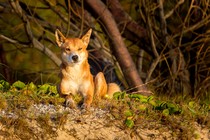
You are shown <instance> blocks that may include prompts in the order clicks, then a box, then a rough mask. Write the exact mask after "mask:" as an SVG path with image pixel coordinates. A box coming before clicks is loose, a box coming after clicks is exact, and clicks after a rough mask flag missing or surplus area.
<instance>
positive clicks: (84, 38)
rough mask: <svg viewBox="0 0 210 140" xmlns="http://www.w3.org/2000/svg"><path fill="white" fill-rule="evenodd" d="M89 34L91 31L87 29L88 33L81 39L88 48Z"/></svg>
mask: <svg viewBox="0 0 210 140" xmlns="http://www.w3.org/2000/svg"><path fill="white" fill-rule="evenodd" d="M91 33H92V29H89V30H88V32H87V33H86V34H85V35H84V36H83V37H82V38H81V39H82V41H83V42H84V43H85V45H86V46H88V43H89V41H90V36H91Z"/></svg>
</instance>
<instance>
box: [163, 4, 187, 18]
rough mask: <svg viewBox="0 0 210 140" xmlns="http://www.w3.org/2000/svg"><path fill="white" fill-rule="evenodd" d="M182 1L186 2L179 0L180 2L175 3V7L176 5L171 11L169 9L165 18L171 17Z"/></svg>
mask: <svg viewBox="0 0 210 140" xmlns="http://www.w3.org/2000/svg"><path fill="white" fill-rule="evenodd" d="M182 3H184V0H179V1H178V3H177V4H176V5H175V7H174V8H173V9H172V10H171V11H169V12H168V13H167V14H166V15H165V16H164V18H165V19H167V18H169V17H170V16H171V15H172V14H173V13H174V11H175V10H176V9H177V8H178V7H179V6H180V5H181V4H182Z"/></svg>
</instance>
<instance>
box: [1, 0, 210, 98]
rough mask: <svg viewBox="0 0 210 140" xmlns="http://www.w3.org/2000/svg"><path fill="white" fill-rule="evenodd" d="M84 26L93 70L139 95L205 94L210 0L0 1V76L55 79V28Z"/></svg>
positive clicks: (78, 30) (69, 32) (71, 30)
mask: <svg viewBox="0 0 210 140" xmlns="http://www.w3.org/2000/svg"><path fill="white" fill-rule="evenodd" d="M89 28H92V29H93V33H92V36H91V41H90V45H89V47H88V49H89V51H90V54H89V56H90V64H91V70H92V72H93V73H97V72H98V71H103V72H105V73H106V78H107V80H108V81H117V82H118V83H119V84H121V86H122V87H124V89H138V90H141V91H140V92H141V93H142V94H144V95H149V94H150V93H151V92H154V93H157V94H166V95H168V96H173V95H177V94H179V95H183V96H188V95H190V96H193V97H195V98H206V97H207V98H206V99H209V100H210V47H209V45H210V1H209V0H1V1H0V79H4V80H7V81H9V82H10V83H12V82H14V81H17V80H21V81H24V82H26V83H27V82H31V81H32V82H34V83H36V84H43V83H52V84H56V83H57V82H58V81H59V78H58V73H59V65H60V63H61V61H60V56H59V55H60V49H59V47H57V46H56V44H55V37H54V32H55V30H56V29H60V30H61V32H63V33H64V34H65V35H66V36H68V37H81V36H82V35H83V34H84V33H85V32H86V31H87V30H88V29H89Z"/></svg>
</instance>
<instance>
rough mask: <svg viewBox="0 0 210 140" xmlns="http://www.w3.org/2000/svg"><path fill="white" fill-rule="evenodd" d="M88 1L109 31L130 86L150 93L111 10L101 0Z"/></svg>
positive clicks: (147, 93)
mask: <svg viewBox="0 0 210 140" xmlns="http://www.w3.org/2000/svg"><path fill="white" fill-rule="evenodd" d="M86 2H87V3H88V4H89V5H90V7H92V8H93V10H94V11H95V12H96V13H97V14H98V15H99V16H100V18H101V20H102V22H103V23H104V25H105V27H106V29H107V31H108V35H109V36H110V39H111V40H112V43H113V48H112V49H113V50H114V53H115V54H114V55H115V57H116V58H117V60H118V62H119V64H120V67H121V69H122V70H123V74H124V76H125V78H126V80H127V82H128V84H129V85H130V87H135V88H136V89H137V90H138V91H140V92H141V93H142V94H143V95H149V94H150V92H149V91H148V89H147V87H146V86H145V85H144V84H143V82H142V80H141V78H140V77H139V74H138V71H137V69H136V67H135V64H134V62H133V60H132V58H131V56H130V54H129V52H128V50H127V48H126V46H125V44H124V42H123V39H122V37H121V34H120V32H119V30H118V27H117V24H116V22H115V20H114V19H113V17H112V14H111V13H110V11H109V10H108V9H107V7H106V6H105V5H104V3H103V2H102V1H101V0H86Z"/></svg>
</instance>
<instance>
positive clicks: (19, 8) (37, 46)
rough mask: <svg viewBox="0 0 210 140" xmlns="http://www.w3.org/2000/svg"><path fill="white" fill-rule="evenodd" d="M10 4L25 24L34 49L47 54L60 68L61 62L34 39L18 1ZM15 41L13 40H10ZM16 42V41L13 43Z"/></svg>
mask: <svg viewBox="0 0 210 140" xmlns="http://www.w3.org/2000/svg"><path fill="white" fill-rule="evenodd" d="M10 4H11V6H12V8H13V9H14V10H15V11H16V13H17V14H18V15H19V16H20V17H21V18H22V20H23V21H24V23H25V30H26V33H27V34H28V36H29V39H30V41H31V42H32V44H33V46H34V48H36V49H38V50H39V51H41V52H43V53H44V54H46V55H47V56H48V57H49V58H50V59H51V60H52V61H53V62H54V63H55V64H56V65H57V66H60V64H61V60H60V59H59V58H58V57H57V56H56V55H55V54H54V53H53V52H52V51H51V50H50V49H48V48H47V47H45V46H44V45H43V44H42V43H40V42H39V41H38V40H37V39H36V38H34V36H33V33H32V30H31V26H30V22H29V20H28V18H27V15H25V14H24V13H23V12H22V8H21V6H20V5H19V3H18V1H15V2H14V1H10ZM10 41H13V40H10ZM13 42H14V41H13Z"/></svg>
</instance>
